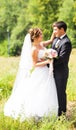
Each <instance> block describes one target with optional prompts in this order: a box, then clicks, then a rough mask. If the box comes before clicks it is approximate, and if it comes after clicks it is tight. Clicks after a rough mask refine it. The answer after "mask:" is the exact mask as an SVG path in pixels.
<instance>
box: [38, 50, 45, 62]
mask: <svg viewBox="0 0 76 130" xmlns="http://www.w3.org/2000/svg"><path fill="white" fill-rule="evenodd" d="M43 54H44V50H43V49H41V50H39V53H38V60H41V58H42V57H43Z"/></svg>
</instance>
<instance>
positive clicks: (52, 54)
mask: <svg viewBox="0 0 76 130" xmlns="http://www.w3.org/2000/svg"><path fill="white" fill-rule="evenodd" d="M57 56H58V54H57V51H56V50H54V49H47V50H46V52H45V57H46V58H49V59H53V58H56V57H57Z"/></svg>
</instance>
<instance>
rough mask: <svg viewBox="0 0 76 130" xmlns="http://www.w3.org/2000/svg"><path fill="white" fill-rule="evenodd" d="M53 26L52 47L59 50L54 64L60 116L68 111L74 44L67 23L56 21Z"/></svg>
mask: <svg viewBox="0 0 76 130" xmlns="http://www.w3.org/2000/svg"><path fill="white" fill-rule="evenodd" d="M52 27H53V33H54V34H55V39H54V40H53V43H52V48H53V49H55V50H57V52H58V59H54V63H53V65H54V78H55V82H56V87H57V95H58V102H59V110H58V116H60V115H61V114H62V113H66V104H67V97H66V86H67V80H68V76H69V68H68V62H69V57H70V54H71V50H72V45H71V41H70V40H69V38H68V36H67V34H66V30H67V25H66V23H65V22H63V21H59V22H55V23H54V24H53V26H52Z"/></svg>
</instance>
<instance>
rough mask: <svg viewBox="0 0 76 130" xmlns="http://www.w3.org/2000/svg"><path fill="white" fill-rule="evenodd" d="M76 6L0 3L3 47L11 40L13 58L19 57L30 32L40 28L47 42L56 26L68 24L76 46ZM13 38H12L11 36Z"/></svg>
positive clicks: (56, 0) (34, 1)
mask: <svg viewBox="0 0 76 130" xmlns="http://www.w3.org/2000/svg"><path fill="white" fill-rule="evenodd" d="M75 10H76V2H75V1H74V0H70V1H68V0H65V1H64V0H61V1H60V0H54V1H53V0H44V1H43V0H38V1H37V0H32V1H31V0H18V1H17V0H13V1H12V0H10V1H9V0H3V1H1V0H0V44H1V45H3V44H2V43H3V42H2V41H4V40H7V36H9V39H10V43H8V44H10V45H9V49H10V55H19V54H20V52H21V47H22V44H23V40H24V37H25V35H26V33H27V32H28V30H29V29H30V28H33V27H40V28H41V29H42V31H43V36H44V40H47V39H49V38H50V35H51V33H52V23H53V22H55V21H57V20H64V21H65V22H66V23H67V24H68V33H69V36H70V37H71V39H72V42H73V44H74V45H75V37H76V32H75V28H76V11H75ZM7 34H9V35H7Z"/></svg>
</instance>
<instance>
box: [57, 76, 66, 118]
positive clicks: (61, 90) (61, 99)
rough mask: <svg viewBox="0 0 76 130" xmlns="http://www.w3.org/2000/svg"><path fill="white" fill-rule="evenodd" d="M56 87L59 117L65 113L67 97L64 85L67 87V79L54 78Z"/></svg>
mask: <svg viewBox="0 0 76 130" xmlns="http://www.w3.org/2000/svg"><path fill="white" fill-rule="evenodd" d="M55 82H56V87H57V95H58V103H59V109H58V116H60V115H61V114H62V113H65V112H66V103H67V97H66V85H67V78H61V79H60V78H57V77H55Z"/></svg>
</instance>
